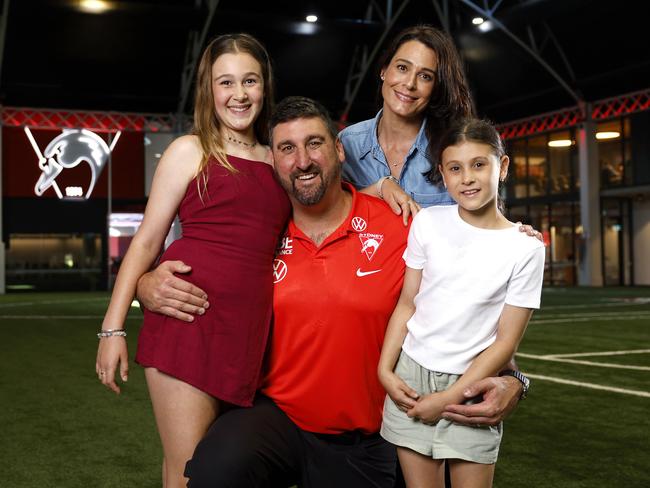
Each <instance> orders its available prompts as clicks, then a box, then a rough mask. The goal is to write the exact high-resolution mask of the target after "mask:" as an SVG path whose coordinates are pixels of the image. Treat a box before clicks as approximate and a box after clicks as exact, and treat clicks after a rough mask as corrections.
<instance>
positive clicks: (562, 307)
mask: <svg viewBox="0 0 650 488" xmlns="http://www.w3.org/2000/svg"><path fill="white" fill-rule="evenodd" d="M639 305H646V306H647V305H648V302H643V301H639V302H605V303H600V302H593V303H582V304H579V305H547V306H542V310H565V309H573V308H595V307H638V306H639Z"/></svg>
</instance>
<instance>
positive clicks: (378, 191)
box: [377, 175, 399, 200]
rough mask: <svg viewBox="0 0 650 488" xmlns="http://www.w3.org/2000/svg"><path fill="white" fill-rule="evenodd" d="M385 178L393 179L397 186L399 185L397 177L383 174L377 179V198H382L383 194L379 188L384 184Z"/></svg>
mask: <svg viewBox="0 0 650 488" xmlns="http://www.w3.org/2000/svg"><path fill="white" fill-rule="evenodd" d="M386 180H390V181H393V182H395V183H396V184H397V186H399V181H397V178H395V177H394V176H392V175H389V176H384V177H383V178H381V179H380V180H379V181H377V194H378V195H379V198H381V199H382V200H383V199H384V194H383V193H382V191H381V189H382V187H383V186H384V181H386Z"/></svg>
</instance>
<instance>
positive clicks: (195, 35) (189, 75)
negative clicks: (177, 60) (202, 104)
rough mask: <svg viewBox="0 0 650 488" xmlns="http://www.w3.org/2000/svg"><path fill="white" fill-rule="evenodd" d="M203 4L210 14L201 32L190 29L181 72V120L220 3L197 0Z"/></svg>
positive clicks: (177, 111)
mask: <svg viewBox="0 0 650 488" xmlns="http://www.w3.org/2000/svg"><path fill="white" fill-rule="evenodd" d="M203 4H205V6H206V7H207V9H208V14H207V15H206V17H205V22H204V23H203V28H202V29H201V32H200V33H199V31H198V30H192V31H190V34H189V37H188V39H187V48H186V50H185V62H184V64H183V72H182V73H181V91H180V94H179V96H178V99H179V102H178V108H177V109H176V115H177V119H178V120H179V121H182V119H183V117H184V115H185V108H186V106H187V100H188V99H189V96H190V91H191V89H192V82H193V81H194V73H195V72H196V68H197V65H198V62H199V58H200V57H201V50H202V49H203V45H204V44H205V39H206V37H207V35H208V32H209V31H210V26H211V25H212V19H213V18H214V13H215V11H216V10H217V6H218V5H219V0H196V6H197V8H200V7H202V6H203Z"/></svg>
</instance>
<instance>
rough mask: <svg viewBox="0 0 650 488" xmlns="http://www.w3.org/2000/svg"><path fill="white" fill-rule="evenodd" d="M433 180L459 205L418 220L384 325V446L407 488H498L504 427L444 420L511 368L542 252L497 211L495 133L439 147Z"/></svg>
mask: <svg viewBox="0 0 650 488" xmlns="http://www.w3.org/2000/svg"><path fill="white" fill-rule="evenodd" d="M438 155H439V164H438V166H437V170H438V171H439V172H440V174H441V175H442V179H443V182H444V184H445V187H446V188H447V190H448V191H449V194H450V195H451V196H452V198H454V200H456V201H457V202H458V204H457V205H452V206H443V207H440V206H438V207H429V208H426V209H424V210H421V211H420V212H419V213H418V214H417V215H416V217H415V218H414V220H413V223H412V225H411V230H410V233H409V240H408V248H407V250H406V252H405V253H404V260H405V261H406V265H407V267H406V273H405V277H404V285H403V288H402V294H401V296H400V299H399V302H398V304H397V306H396V308H395V311H394V312H393V315H392V317H391V319H390V322H389V324H388V329H387V331H386V337H385V340H384V345H383V349H382V353H381V359H380V361H379V367H378V373H379V379H380V380H381V382H382V384H383V385H384V388H385V389H386V392H387V393H388V396H387V397H386V402H385V405H384V421H383V424H382V430H381V434H382V436H383V437H384V438H385V439H387V440H388V441H390V442H392V443H393V444H395V445H396V446H397V452H398V456H399V460H400V464H401V465H402V471H403V472H404V477H405V480H406V484H407V486H408V487H425V486H426V487H444V461H445V460H447V462H448V463H449V465H450V474H451V478H452V485H453V486H454V488H458V487H465V486H472V487H482V486H486V487H488V486H491V485H492V478H493V475H494V465H495V463H496V459H497V454H498V450H499V444H500V441H501V430H502V429H501V427H502V426H501V425H499V426H496V427H490V426H474V427H469V426H463V425H458V424H453V423H451V422H450V421H448V420H445V419H443V418H441V415H442V412H443V410H444V407H445V405H449V404H456V403H461V402H463V401H464V396H463V390H464V389H465V388H466V387H467V386H469V385H470V384H472V383H474V382H476V381H478V380H481V379H483V378H486V377H488V376H494V375H496V374H497V373H498V372H499V371H501V370H502V369H503V368H504V367H505V365H506V364H507V363H508V362H509V360H510V359H511V358H512V357H513V355H514V353H515V351H516V350H517V346H518V345H519V342H520V341H521V338H522V336H523V334H524V330H525V329H526V325H527V324H528V320H529V319H530V316H531V314H532V309H535V308H539V303H540V295H541V288H542V280H543V272H544V246H543V244H542V243H541V242H539V241H538V240H537V239H530V238H529V237H527V236H526V235H525V234H522V233H520V232H519V230H518V227H517V226H516V225H515V224H513V223H512V222H509V221H508V219H506V218H505V217H504V216H503V214H502V213H501V211H500V209H499V203H498V188H499V182H500V181H503V180H504V179H505V177H506V174H507V172H508V163H509V159H508V156H506V154H505V150H504V146H503V142H502V140H501V138H500V137H499V134H498V132H497V131H496V130H495V129H494V127H493V126H491V125H490V124H489V123H487V122H485V121H481V120H476V119H469V120H464V121H461V122H459V123H458V124H456V125H454V126H453V127H451V128H450V129H449V130H448V131H447V132H446V133H445V134H444V135H443V137H442V138H441V140H440V149H439V152H438Z"/></svg>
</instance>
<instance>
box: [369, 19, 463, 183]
mask: <svg viewBox="0 0 650 488" xmlns="http://www.w3.org/2000/svg"><path fill="white" fill-rule="evenodd" d="M408 41H418V42H421V43H422V44H424V45H425V46H427V47H428V48H429V49H431V50H433V52H435V53H436V57H437V59H438V67H437V68H436V80H435V85H434V87H433V92H432V93H431V98H430V100H429V103H428V104H427V107H426V109H425V115H424V116H425V119H426V127H425V131H426V135H427V139H428V141H429V148H428V149H427V156H428V158H429V161H433V160H434V159H435V154H434V153H433V151H434V150H435V147H436V146H437V142H438V139H439V138H440V134H441V133H442V132H443V131H444V130H445V129H447V128H448V127H449V126H451V125H452V124H453V123H454V121H456V120H459V119H465V118H468V117H474V116H475V110H474V102H473V101H472V95H471V93H470V91H469V85H468V83H467V78H466V77H465V72H464V70H463V65H462V63H461V60H460V55H459V54H458V51H457V50H456V47H455V46H454V42H453V40H452V39H451V37H449V36H448V35H447V34H446V33H444V32H443V31H441V30H439V29H436V28H435V27H433V26H431V25H415V26H412V27H408V28H406V29H404V30H403V31H401V32H400V33H399V34H397V35H396V36H395V37H394V38H393V40H392V41H391V43H390V44H389V46H388V48H387V49H386V50H385V51H384V54H383V56H382V58H381V60H380V68H381V70H384V69H386V68H387V67H388V65H389V64H390V62H391V60H392V59H393V56H395V53H396V52H397V50H398V49H399V48H400V47H401V46H402V44H404V43H406V42H408ZM428 176H429V177H430V176H431V175H428Z"/></svg>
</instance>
